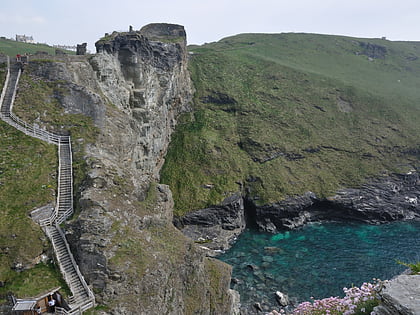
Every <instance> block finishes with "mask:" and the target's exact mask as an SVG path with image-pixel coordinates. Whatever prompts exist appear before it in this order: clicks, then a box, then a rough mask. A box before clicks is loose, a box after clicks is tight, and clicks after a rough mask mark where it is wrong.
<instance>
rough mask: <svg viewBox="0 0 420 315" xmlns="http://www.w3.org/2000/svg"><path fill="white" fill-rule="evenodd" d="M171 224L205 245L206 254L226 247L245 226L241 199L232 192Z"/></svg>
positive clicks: (212, 253)
mask: <svg viewBox="0 0 420 315" xmlns="http://www.w3.org/2000/svg"><path fill="white" fill-rule="evenodd" d="M175 225H176V226H177V227H178V228H179V229H180V230H181V231H182V232H183V233H184V235H186V236H187V237H189V238H191V239H192V240H194V241H196V242H197V243H201V244H202V247H203V248H206V249H209V252H208V254H209V255H215V254H217V253H218V252H219V251H221V250H227V249H228V248H230V245H231V244H232V243H233V242H234V241H235V239H236V237H238V236H239V235H240V234H241V233H242V231H243V230H244V229H245V226H246V222H245V211H244V200H243V198H242V197H241V195H240V194H239V193H238V194H235V195H233V196H231V197H229V198H226V199H225V200H224V201H223V202H222V204H221V205H218V206H213V207H210V208H206V209H201V210H197V211H193V212H190V213H188V214H186V215H185V216H183V217H182V218H176V219H175Z"/></svg>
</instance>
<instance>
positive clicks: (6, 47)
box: [0, 38, 75, 57]
mask: <svg viewBox="0 0 420 315" xmlns="http://www.w3.org/2000/svg"><path fill="white" fill-rule="evenodd" d="M55 49H56V48H54V47H51V46H48V45H45V44H29V43H22V42H16V41H14V40H10V39H2V38H0V53H3V54H5V55H9V56H11V57H14V56H16V55H17V54H21V55H23V54H25V53H28V54H35V53H36V52H38V51H44V52H47V53H48V54H49V55H55ZM65 52H66V53H67V54H71V55H74V54H75V52H74V51H68V50H66V51H65Z"/></svg>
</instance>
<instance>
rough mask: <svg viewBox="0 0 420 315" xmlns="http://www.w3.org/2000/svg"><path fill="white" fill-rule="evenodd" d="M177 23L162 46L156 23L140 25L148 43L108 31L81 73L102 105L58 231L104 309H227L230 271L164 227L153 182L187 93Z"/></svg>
mask: <svg viewBox="0 0 420 315" xmlns="http://www.w3.org/2000/svg"><path fill="white" fill-rule="evenodd" d="M167 27H168V25H165V26H164V27H163V29H165V30H168V28H167ZM181 29H182V30H183V27H181V26H173V27H169V33H171V30H173V31H175V30H178V31H177V32H176V31H175V33H176V35H174V36H175V37H174V38H175V39H176V40H171V38H169V40H168V41H165V42H159V41H157V40H156V38H157V37H159V36H160V35H161V36H162V38H165V39H168V38H167V36H171V34H169V35H168V33H167V32H166V33H165V32H163V31H162V30H161V27H159V26H158V25H152V26H151V27H149V28H147V31H148V32H154V35H153V36H154V37H153V40H152V39H150V38H148V37H147V36H145V34H146V32H144V33H142V32H138V31H132V32H129V33H118V34H117V33H114V34H112V36H110V37H109V38H107V39H104V40H101V41H100V42H98V43H97V45H96V46H97V49H98V53H97V54H96V55H95V56H92V57H91V58H90V59H89V63H88V64H87V66H88V67H86V69H84V70H85V71H86V73H87V75H86V77H87V78H88V79H87V82H86V84H85V86H94V85H95V84H96V85H97V86H98V89H99V90H100V91H101V94H102V95H104V96H105V97H106V99H107V101H106V102H104V103H105V104H106V105H104V109H106V111H105V110H104V115H103V116H100V115H98V116H100V118H99V119H98V123H97V124H98V126H100V131H99V135H98V137H97V139H96V142H95V143H90V144H88V145H87V147H86V162H87V177H86V180H85V183H84V185H83V187H81V189H80V194H79V200H78V206H79V210H80V214H79V215H78V217H77V218H76V219H75V220H74V221H73V222H71V223H70V224H68V225H67V228H66V230H67V237H68V240H69V242H70V243H71V244H72V250H73V253H74V255H75V258H76V260H77V261H78V263H79V266H80V269H81V271H82V273H83V274H84V275H85V278H86V280H87V281H88V282H89V284H90V285H92V286H93V289H94V291H95V293H96V294H95V296H96V301H97V302H98V303H100V304H104V305H107V306H108V307H109V311H106V312H105V311H101V312H102V313H109V314H145V315H146V314H185V313H188V312H190V313H199V314H203V315H206V314H229V313H230V312H231V311H232V309H233V304H234V303H233V301H234V300H235V296H234V294H232V293H231V292H230V291H229V285H230V274H231V267H230V266H228V265H226V264H224V263H222V262H219V261H216V260H213V259H211V258H207V257H205V252H204V251H203V250H202V249H200V248H199V247H198V246H196V245H195V244H194V243H193V242H192V241H191V240H189V239H187V238H186V237H185V236H183V235H182V233H181V232H179V231H178V230H177V229H176V228H175V227H174V226H173V224H172V221H173V217H172V211H173V200H172V195H171V192H170V190H169V188H168V187H167V186H166V185H158V184H155V183H156V182H157V181H158V180H159V171H160V168H161V166H162V164H163V162H164V156H165V154H166V150H167V147H168V144H169V141H170V136H171V134H172V132H173V130H174V128H175V125H176V118H177V116H178V115H179V114H180V113H181V112H183V111H186V110H188V108H189V102H190V99H191V96H192V88H191V83H190V79H189V73H188V70H187V53H186V45H185V36H179V35H180V30H181ZM161 32H163V33H161ZM184 34H185V31H184ZM181 35H182V34H181ZM174 38H172V39H174ZM84 70H82V69H81V67H80V69H78V70H77V71H79V72H80V73H82V71H84ZM61 72H64V71H61ZM68 78H69V80H70V82H74V83H75V84H77V83H76V81H77V80H80V81H81V80H83V76H75V75H68ZM89 78H93V80H92V82H91V81H90V79H89ZM73 90H76V89H73ZM69 97H70V98H71V99H76V98H77V93H76V92H75V93H73V95H69ZM67 104H71V102H67ZM68 107H69V108H71V106H70V105H69V106H68ZM226 224H227V225H228V223H226ZM215 299H217V300H218V301H220V303H213V301H214V300H215Z"/></svg>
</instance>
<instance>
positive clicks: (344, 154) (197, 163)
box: [161, 34, 420, 215]
mask: <svg viewBox="0 0 420 315" xmlns="http://www.w3.org/2000/svg"><path fill="white" fill-rule="evenodd" d="M368 44H369V45H368ZM373 45H376V46H373ZM372 47H375V48H372ZM191 51H192V52H193V56H192V58H191V61H190V71H191V75H192V79H193V82H194V86H195V89H196V93H195V95H194V104H193V109H194V111H193V112H192V113H187V114H184V115H183V116H182V117H181V119H180V123H179V125H178V127H177V131H176V132H175V134H174V136H173V140H172V143H171V145H170V148H169V152H168V155H167V157H166V163H165V165H164V167H163V169H162V172H161V175H162V182H163V183H165V184H169V185H170V187H171V190H172V192H173V195H174V198H175V208H176V210H175V211H176V212H175V214H176V215H182V214H184V213H185V212H188V211H191V210H193V209H197V208H203V207H206V206H208V205H211V204H217V203H220V202H221V201H222V200H223V199H224V198H225V197H227V196H229V195H230V194H232V193H233V192H236V191H243V192H244V193H246V194H248V195H249V196H250V197H253V198H254V199H255V200H256V201H257V202H258V203H259V204H264V203H268V202H275V201H278V200H281V199H283V198H285V197H287V196H295V195H300V194H302V193H304V192H306V191H313V192H315V193H317V194H318V195H319V196H321V197H322V196H329V195H331V194H333V193H334V192H335V191H336V190H337V189H339V188H341V187H352V186H357V185H359V184H360V183H362V182H363V181H364V180H365V179H366V178H368V177H371V176H375V175H378V174H380V173H382V172H393V171H405V170H407V169H408V168H410V167H411V166H412V165H416V164H417V163H418V156H416V155H415V153H413V154H410V152H416V150H417V148H418V146H419V138H418V137H417V135H418V134H419V132H420V125H419V124H418V119H419V109H420V94H419V92H418V89H417V88H416V86H419V84H420V70H419V69H420V43H417V42H390V41H386V40H376V39H372V40H371V39H369V40H367V39H356V38H348V37H339V36H325V35H313V34H277V35H255V34H244V35H238V36H234V37H230V38H226V39H223V40H221V41H219V42H217V43H212V44H207V45H204V46H195V47H193V48H191Z"/></svg>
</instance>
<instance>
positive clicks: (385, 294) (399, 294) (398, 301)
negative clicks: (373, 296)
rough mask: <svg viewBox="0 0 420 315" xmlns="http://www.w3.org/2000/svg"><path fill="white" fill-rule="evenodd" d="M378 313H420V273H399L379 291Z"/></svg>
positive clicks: (382, 314)
mask: <svg viewBox="0 0 420 315" xmlns="http://www.w3.org/2000/svg"><path fill="white" fill-rule="evenodd" d="M379 295H380V297H381V304H380V305H379V306H378V307H376V308H375V312H376V314H377V315H420V275H404V274H403V275H399V276H398V277H396V278H394V279H392V280H391V281H389V282H388V283H386V284H385V285H384V287H383V289H382V290H381V292H380V293H379Z"/></svg>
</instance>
